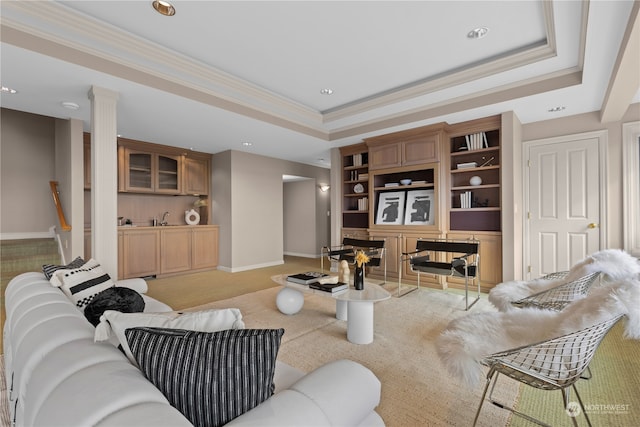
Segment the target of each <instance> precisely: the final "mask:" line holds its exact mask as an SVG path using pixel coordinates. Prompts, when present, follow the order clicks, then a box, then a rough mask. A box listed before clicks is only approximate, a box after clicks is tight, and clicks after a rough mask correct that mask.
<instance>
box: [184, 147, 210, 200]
mask: <svg viewBox="0 0 640 427" xmlns="http://www.w3.org/2000/svg"><path fill="white" fill-rule="evenodd" d="M209 179H210V176H209V162H208V161H206V160H204V159H194V158H190V157H185V158H184V193H186V194H193V195H194V196H204V195H207V194H209Z"/></svg>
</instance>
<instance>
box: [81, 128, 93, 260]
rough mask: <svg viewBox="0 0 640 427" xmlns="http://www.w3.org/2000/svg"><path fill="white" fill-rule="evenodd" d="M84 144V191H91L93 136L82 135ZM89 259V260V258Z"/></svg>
mask: <svg viewBox="0 0 640 427" xmlns="http://www.w3.org/2000/svg"><path fill="white" fill-rule="evenodd" d="M82 138H83V144H82V150H83V160H84V189H85V190H91V135H90V134H88V133H84V134H83V135H82ZM87 259H89V258H87Z"/></svg>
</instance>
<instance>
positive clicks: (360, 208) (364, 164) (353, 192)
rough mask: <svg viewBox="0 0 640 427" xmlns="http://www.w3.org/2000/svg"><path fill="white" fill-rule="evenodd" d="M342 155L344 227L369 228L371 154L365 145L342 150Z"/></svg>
mask: <svg viewBox="0 0 640 427" xmlns="http://www.w3.org/2000/svg"><path fill="white" fill-rule="evenodd" d="M340 152H341V155H342V226H343V227H344V228H349V229H366V228H367V227H369V153H368V151H367V146H366V145H365V144H356V145H351V146H348V147H344V148H341V149H340Z"/></svg>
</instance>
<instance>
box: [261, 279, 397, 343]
mask: <svg viewBox="0 0 640 427" xmlns="http://www.w3.org/2000/svg"><path fill="white" fill-rule="evenodd" d="M271 280H273V281H274V282H276V283H277V284H279V285H281V286H283V288H282V289H281V290H280V291H279V292H278V296H277V297H276V306H277V307H278V310H280V312H282V313H284V314H295V313H297V312H298V311H300V310H301V309H302V306H303V305H304V295H303V294H304V293H312V294H315V295H321V296H323V297H327V298H333V299H335V300H336V318H337V319H339V320H346V321H347V340H349V342H352V343H354V344H370V343H372V342H373V307H374V303H375V302H377V301H383V300H386V299H389V298H391V294H390V293H389V292H387V291H386V290H385V289H384V288H382V287H381V286H380V285H377V284H371V283H367V282H366V280H365V285H364V289H363V290H361V291H356V290H355V289H354V288H353V287H350V288H349V289H348V290H344V291H340V292H336V293H329V292H324V291H319V290H315V289H310V288H309V286H307V285H300V284H298V283H292V282H288V281H287V275H286V274H279V275H276V276H273V277H271Z"/></svg>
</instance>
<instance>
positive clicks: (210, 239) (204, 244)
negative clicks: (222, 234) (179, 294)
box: [191, 227, 218, 270]
mask: <svg viewBox="0 0 640 427" xmlns="http://www.w3.org/2000/svg"><path fill="white" fill-rule="evenodd" d="M192 248H193V252H192V253H193V258H192V263H191V267H192V268H193V269H194V270H196V269H199V268H211V267H216V266H217V265H218V228H217V227H207V228H202V227H198V228H195V229H193V240H192Z"/></svg>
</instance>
